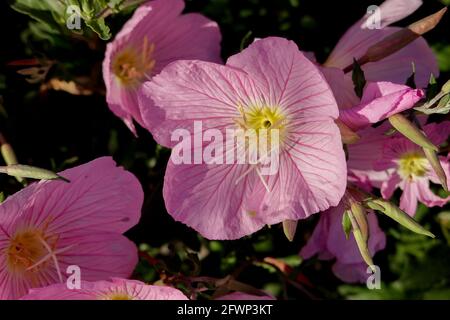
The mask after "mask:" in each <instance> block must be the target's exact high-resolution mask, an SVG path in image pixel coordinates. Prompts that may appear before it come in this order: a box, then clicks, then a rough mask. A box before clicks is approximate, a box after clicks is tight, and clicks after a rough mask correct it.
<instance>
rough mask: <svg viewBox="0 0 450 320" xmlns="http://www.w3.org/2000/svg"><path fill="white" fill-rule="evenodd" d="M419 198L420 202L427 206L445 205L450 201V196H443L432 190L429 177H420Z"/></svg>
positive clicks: (418, 182) (418, 184)
mask: <svg viewBox="0 0 450 320" xmlns="http://www.w3.org/2000/svg"><path fill="white" fill-rule="evenodd" d="M417 191H418V195H417V198H418V200H419V201H420V202H422V203H423V204H424V205H426V206H427V207H429V208H430V207H434V206H438V207H443V206H444V205H446V204H447V203H448V202H449V201H450V196H448V197H446V198H441V197H439V196H437V195H435V194H434V193H433V191H431V189H430V186H429V182H428V180H427V179H420V180H419V181H417Z"/></svg>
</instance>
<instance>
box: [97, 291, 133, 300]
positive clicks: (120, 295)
mask: <svg viewBox="0 0 450 320" xmlns="http://www.w3.org/2000/svg"><path fill="white" fill-rule="evenodd" d="M100 300H134V297H133V296H131V295H130V294H128V293H126V292H120V291H117V292H110V293H107V294H105V295H104V296H102V297H100Z"/></svg>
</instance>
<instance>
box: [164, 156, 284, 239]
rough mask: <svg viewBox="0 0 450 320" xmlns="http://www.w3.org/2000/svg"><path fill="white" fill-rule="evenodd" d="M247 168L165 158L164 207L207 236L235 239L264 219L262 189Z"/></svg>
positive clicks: (178, 218)
mask: <svg viewBox="0 0 450 320" xmlns="http://www.w3.org/2000/svg"><path fill="white" fill-rule="evenodd" d="M248 170H249V165H245V164H229V165H226V164H223V165H207V164H197V165H195V164H194V165H188V164H179V165H175V164H174V163H173V162H172V160H169V163H168V165H167V169H166V175H165V178H164V189H163V193H164V200H165V203H166V207H167V211H168V212H169V214H170V215H172V217H173V218H174V219H175V220H177V221H180V222H183V223H185V224H187V225H188V226H190V227H192V228H194V229H195V230H197V231H198V232H200V233H201V234H202V235H203V236H204V237H206V238H208V239H220V240H231V239H238V238H240V237H243V236H245V235H248V234H250V233H253V232H255V231H257V230H259V229H261V228H262V227H263V226H264V225H265V224H266V223H267V221H265V217H262V216H261V214H260V212H261V211H260V207H261V202H262V198H263V196H264V193H265V189H264V188H263V187H262V186H261V185H260V181H259V179H258V178H257V176H256V174H255V172H254V171H251V172H250V173H247V172H248ZM280 219H281V218H280ZM282 220H283V219H281V220H280V221H282Z"/></svg>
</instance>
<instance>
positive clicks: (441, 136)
mask: <svg viewBox="0 0 450 320" xmlns="http://www.w3.org/2000/svg"><path fill="white" fill-rule="evenodd" d="M423 130H424V131H425V133H426V135H427V137H428V138H429V139H430V140H431V142H433V143H434V144H435V145H436V146H440V145H441V144H443V143H445V142H447V141H448V137H449V136H450V121H442V122H440V123H434V122H433V123H429V124H427V125H425V127H424V128H423Z"/></svg>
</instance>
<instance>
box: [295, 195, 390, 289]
mask: <svg viewBox="0 0 450 320" xmlns="http://www.w3.org/2000/svg"><path fill="white" fill-rule="evenodd" d="M343 214H344V205H343V204H342V203H341V204H339V206H337V207H335V208H332V209H329V210H327V211H325V212H323V213H321V215H320V220H319V222H318V224H317V226H316V228H315V229H314V232H313V234H312V236H311V238H310V239H309V240H308V243H307V244H306V246H304V247H303V248H302V250H301V251H300V255H301V256H302V257H303V258H304V259H309V258H311V257H312V256H314V255H318V258H319V259H321V260H331V259H336V261H335V263H334V265H333V273H334V274H335V275H336V276H337V277H338V278H339V279H341V280H343V281H345V282H365V281H366V280H367V278H368V277H369V275H370V274H368V273H367V264H366V263H365V262H364V260H363V258H362V257H361V254H360V252H359V249H358V246H357V244H356V241H355V238H354V236H353V234H350V236H349V238H348V239H347V238H346V236H345V233H344V230H343V228H342V216H343ZM367 220H368V224H369V241H368V248H369V251H370V253H371V255H372V256H373V255H374V254H375V253H376V252H377V251H380V250H382V249H384V247H385V246H386V235H385V234H384V233H383V231H382V230H381V229H380V228H379V226H378V220H377V217H376V215H375V213H373V212H370V213H369V214H368V216H367Z"/></svg>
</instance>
